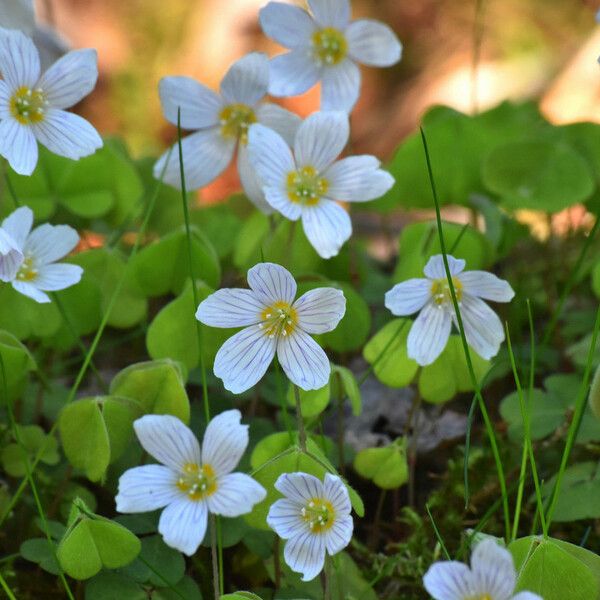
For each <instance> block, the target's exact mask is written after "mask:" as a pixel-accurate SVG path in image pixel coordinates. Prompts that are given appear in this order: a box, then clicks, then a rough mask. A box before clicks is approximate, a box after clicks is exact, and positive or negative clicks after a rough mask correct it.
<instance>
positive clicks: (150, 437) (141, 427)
mask: <svg viewBox="0 0 600 600" xmlns="http://www.w3.org/2000/svg"><path fill="white" fill-rule="evenodd" d="M133 428H134V429H135V433H136V435H137V437H138V439H139V441H140V444H141V445H142V447H143V448H144V450H145V451H146V452H148V454H150V455H152V456H153V457H154V458H155V459H156V460H157V461H158V462H160V463H162V464H163V465H165V466H167V467H170V468H171V469H173V470H174V471H177V472H180V471H181V470H182V469H183V467H184V466H185V465H186V464H195V465H199V464H200V444H198V440H197V439H196V436H195V435H194V434H193V433H192V431H191V429H190V428H189V427H186V426H185V425H184V424H183V423H182V422H181V421H180V420H179V419H178V418H177V417H173V416H171V415H144V416H143V417H141V418H140V419H137V420H136V421H134V423H133Z"/></svg>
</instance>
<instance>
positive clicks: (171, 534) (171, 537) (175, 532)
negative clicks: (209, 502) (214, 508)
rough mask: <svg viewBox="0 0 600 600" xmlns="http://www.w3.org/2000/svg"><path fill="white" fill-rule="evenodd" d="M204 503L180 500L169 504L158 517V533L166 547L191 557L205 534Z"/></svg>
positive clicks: (205, 512) (205, 514) (206, 514)
mask: <svg viewBox="0 0 600 600" xmlns="http://www.w3.org/2000/svg"><path fill="white" fill-rule="evenodd" d="M207 523H208V510H207V506H206V502H195V501H193V500H189V499H188V498H180V499H177V500H175V501H174V502H172V503H171V504H169V505H168V506H167V507H166V508H165V509H164V510H163V512H162V514H161V515H160V520H159V521H158V532H159V533H160V534H161V535H162V537H163V540H164V541H165V544H167V546H171V548H175V549H176V550H179V551H180V552H183V553H184V554H186V555H187V556H192V555H193V554H195V553H196V550H198V547H199V546H200V544H201V543H202V540H203V539H204V536H205V534H206V525H207Z"/></svg>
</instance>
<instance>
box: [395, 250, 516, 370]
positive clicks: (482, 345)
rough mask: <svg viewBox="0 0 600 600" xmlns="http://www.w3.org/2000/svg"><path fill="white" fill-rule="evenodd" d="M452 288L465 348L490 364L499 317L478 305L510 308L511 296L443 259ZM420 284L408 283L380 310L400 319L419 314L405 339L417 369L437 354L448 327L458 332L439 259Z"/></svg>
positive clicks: (497, 283)
mask: <svg viewBox="0 0 600 600" xmlns="http://www.w3.org/2000/svg"><path fill="white" fill-rule="evenodd" d="M448 265H449V267H450V273H451V275H452V283H453V286H454V290H455V292H456V299H457V300H458V303H459V308H460V314H461V317H462V322H463V326H464V330H465V336H466V338H467V342H468V343H469V346H471V347H472V348H473V350H475V352H477V354H479V355H480V356H481V357H483V358H485V359H490V358H492V357H493V356H495V355H496V354H497V353H498V350H499V349H500V344H501V343H502V342H503V341H504V328H503V327H502V323H501V322H500V319H499V318H498V315H497V314H496V313H495V312H494V311H493V310H492V309H491V308H490V307H489V306H488V305H487V304H486V303H485V302H484V301H483V300H492V301H494V302H510V300H512V298H513V297H514V295H515V293H514V291H513V289H512V288H511V287H510V285H509V283H508V282H506V281H504V280H502V279H499V278H498V277H496V276H495V275H493V274H492V273H488V272H486V271H464V268H465V261H464V260H462V259H456V258H454V257H453V256H450V255H448ZM423 272H424V273H425V278H422V279H409V280H408V281H403V282H402V283H398V284H397V285H395V286H394V287H393V288H392V289H391V290H390V291H389V292H387V294H386V295H385V305H386V307H387V308H389V310H390V311H392V313H393V314H395V315H399V316H405V315H411V314H413V313H415V312H417V311H418V312H419V315H418V316H417V318H416V319H415V322H414V323H413V325H412V327H411V329H410V332H409V334H408V340H407V345H408V356H409V357H410V358H413V359H414V360H416V361H417V362H418V363H419V364H420V365H422V366H425V365H429V364H431V363H432V362H433V361H435V359H436V358H437V357H438V356H439V355H440V354H441V353H442V351H443V350H444V348H445V347H446V344H447V342H448V338H449V337H450V330H451V329H452V323H454V324H455V326H456V327H458V324H457V320H456V314H455V312H454V304H453V302H452V296H451V291H450V286H449V284H448V280H447V278H446V271H445V269H444V259H443V256H442V255H441V254H437V255H436V256H432V257H431V258H430V259H429V261H428V262H427V264H426V265H425V269H424V270H423Z"/></svg>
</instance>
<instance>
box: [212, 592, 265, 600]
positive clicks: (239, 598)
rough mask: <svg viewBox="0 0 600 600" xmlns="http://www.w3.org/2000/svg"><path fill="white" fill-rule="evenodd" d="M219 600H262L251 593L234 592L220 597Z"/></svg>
mask: <svg viewBox="0 0 600 600" xmlns="http://www.w3.org/2000/svg"><path fill="white" fill-rule="evenodd" d="M221 600H262V598H261V597H260V596H257V595H256V594H253V593H252V592H235V593H233V594H225V595H224V596H221Z"/></svg>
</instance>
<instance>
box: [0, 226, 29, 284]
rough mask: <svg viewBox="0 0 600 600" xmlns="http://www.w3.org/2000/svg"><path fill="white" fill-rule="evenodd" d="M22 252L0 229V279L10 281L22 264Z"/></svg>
mask: <svg viewBox="0 0 600 600" xmlns="http://www.w3.org/2000/svg"><path fill="white" fill-rule="evenodd" d="M23 259H24V256H23V252H21V249H20V247H19V245H18V244H17V243H16V242H15V240H14V239H13V238H12V237H11V236H10V235H9V234H8V233H7V232H6V231H5V230H4V229H0V281H4V282H5V283H8V282H9V281H12V280H13V279H14V278H15V276H16V275H17V272H18V271H19V269H20V268H21V265H22V264H23Z"/></svg>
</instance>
